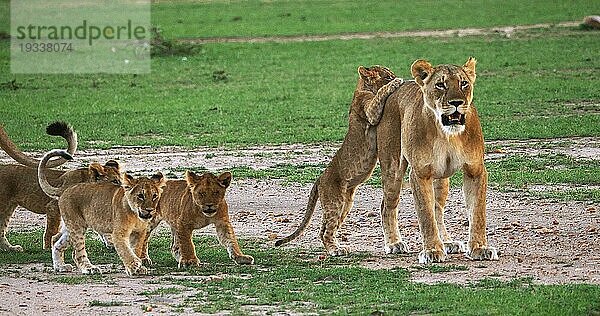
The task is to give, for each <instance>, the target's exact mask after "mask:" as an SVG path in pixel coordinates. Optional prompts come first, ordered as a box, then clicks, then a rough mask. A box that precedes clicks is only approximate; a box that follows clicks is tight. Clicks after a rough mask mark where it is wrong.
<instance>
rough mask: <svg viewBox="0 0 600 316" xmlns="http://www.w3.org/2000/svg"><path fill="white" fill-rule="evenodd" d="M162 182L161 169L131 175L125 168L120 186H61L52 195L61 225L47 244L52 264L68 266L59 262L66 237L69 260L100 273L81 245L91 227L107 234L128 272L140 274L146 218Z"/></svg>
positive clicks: (65, 268)
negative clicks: (71, 254)
mask: <svg viewBox="0 0 600 316" xmlns="http://www.w3.org/2000/svg"><path fill="white" fill-rule="evenodd" d="M165 184H166V179H165V178H164V177H163V175H162V174H161V173H158V174H156V175H154V176H152V177H151V178H146V177H140V178H137V179H134V178H133V177H131V176H130V175H128V174H125V175H124V176H123V185H122V186H116V185H114V184H112V183H101V182H89V183H80V184H77V185H74V186H71V187H69V188H67V189H66V190H65V191H64V192H63V193H62V195H61V196H60V198H59V200H58V205H59V207H60V211H61V215H62V218H63V221H64V223H65V226H64V228H63V231H62V235H61V237H60V238H59V239H58V241H56V243H55V244H54V246H53V248H52V262H53V266H54V270H55V271H57V272H68V271H71V270H72V269H73V267H72V266H71V265H68V264H65V262H64V252H65V250H66V248H67V247H68V245H69V241H71V244H72V245H73V248H74V250H75V254H74V261H75V264H76V265H77V267H78V268H79V269H80V271H81V273H83V274H93V273H100V269H99V268H98V267H96V266H94V265H92V263H91V262H90V260H89V259H88V256H87V252H86V250H85V232H86V230H87V229H88V228H92V229H93V230H95V231H96V232H98V233H100V234H104V235H105V234H111V239H112V242H113V244H114V246H115V249H116V251H117V254H118V255H119V257H120V258H121V260H122V261H123V264H124V266H125V272H126V273H127V274H128V275H134V274H145V273H146V272H147V269H146V267H144V266H143V260H145V259H146V258H145V253H144V250H145V245H144V241H145V240H146V233H147V232H148V226H149V224H150V220H151V219H152V217H153V216H155V215H156V213H157V212H158V202H159V200H160V196H161V194H162V190H163V188H164V186H165ZM132 244H133V245H132ZM132 246H133V248H132Z"/></svg>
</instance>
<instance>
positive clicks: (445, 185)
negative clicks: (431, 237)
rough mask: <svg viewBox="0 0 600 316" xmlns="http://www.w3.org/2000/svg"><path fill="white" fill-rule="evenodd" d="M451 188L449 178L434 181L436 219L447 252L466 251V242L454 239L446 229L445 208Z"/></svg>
mask: <svg viewBox="0 0 600 316" xmlns="http://www.w3.org/2000/svg"><path fill="white" fill-rule="evenodd" d="M449 188H450V179H449V178H443V179H437V180H434V181H433V190H434V193H435V221H436V223H437V227H438V231H439V233H440V238H441V239H442V242H443V243H444V250H445V251H446V253H448V254H450V253H464V252H466V251H467V250H466V247H465V244H464V243H463V242H461V241H455V240H452V238H451V237H450V234H448V231H447V230H446V223H445V221H444V208H445V207H446V200H447V199H448V192H449Z"/></svg>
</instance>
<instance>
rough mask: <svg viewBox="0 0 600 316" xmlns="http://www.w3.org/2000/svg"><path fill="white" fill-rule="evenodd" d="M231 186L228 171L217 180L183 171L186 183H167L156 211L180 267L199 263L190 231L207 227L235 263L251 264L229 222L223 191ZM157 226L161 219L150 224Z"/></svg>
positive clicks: (206, 175)
mask: <svg viewBox="0 0 600 316" xmlns="http://www.w3.org/2000/svg"><path fill="white" fill-rule="evenodd" d="M230 183H231V173H229V172H225V173H222V174H221V175H219V176H218V177H217V176H215V175H213V174H212V173H204V174H203V175H197V174H195V173H193V172H191V171H186V173H185V180H169V181H167V185H166V187H165V189H164V192H163V196H162V198H161V199H160V202H159V209H160V215H161V216H162V218H161V219H164V220H165V221H166V222H167V223H168V224H169V226H170V227H171V233H172V236H173V241H172V244H171V253H172V255H173V257H174V258H175V260H177V262H178V265H179V267H180V268H181V267H187V266H197V265H198V264H199V262H200V261H199V260H198V257H197V256H196V249H195V247H194V242H193V240H192V232H193V231H194V230H195V229H200V228H203V227H206V226H208V225H210V224H214V225H215V229H216V230H217V238H218V239H219V242H220V243H221V245H223V246H225V248H227V252H228V253H229V257H230V258H231V259H233V261H235V262H236V263H238V264H253V263H254V258H252V257H251V256H248V255H244V254H243V253H242V250H241V249H240V246H239V245H238V242H237V239H236V237H235V234H234V232H233V227H232V226H231V221H230V220H229V208H228V206H227V202H225V190H226V189H227V188H228V187H229V184H230ZM159 223H160V219H159V220H158V221H155V222H154V223H153V227H152V228H151V229H154V228H155V227H156V226H158V224H159ZM146 245H147V243H146ZM146 251H147V249H146Z"/></svg>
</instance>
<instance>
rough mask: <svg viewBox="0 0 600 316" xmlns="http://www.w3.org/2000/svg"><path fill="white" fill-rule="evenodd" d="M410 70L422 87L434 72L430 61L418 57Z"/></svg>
mask: <svg viewBox="0 0 600 316" xmlns="http://www.w3.org/2000/svg"><path fill="white" fill-rule="evenodd" d="M410 72H411V74H412V76H413V78H415V81H416V82H417V84H418V85H419V86H421V87H422V86H423V84H424V83H423V82H424V80H425V79H427V77H429V76H430V75H431V73H432V72H433V67H431V64H430V63H429V62H428V61H426V60H424V59H417V60H415V62H414V63H413V64H412V66H410Z"/></svg>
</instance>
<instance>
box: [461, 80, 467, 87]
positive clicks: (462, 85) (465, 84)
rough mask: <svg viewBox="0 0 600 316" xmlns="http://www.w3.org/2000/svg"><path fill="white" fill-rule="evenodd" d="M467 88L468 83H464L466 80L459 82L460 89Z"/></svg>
mask: <svg viewBox="0 0 600 316" xmlns="http://www.w3.org/2000/svg"><path fill="white" fill-rule="evenodd" d="M468 86H469V82H468V81H466V80H463V81H461V82H460V87H461V88H463V89H465V88H467V87H468Z"/></svg>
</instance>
